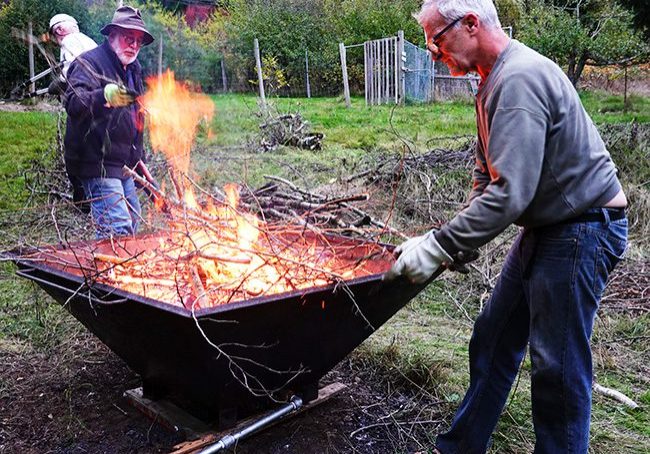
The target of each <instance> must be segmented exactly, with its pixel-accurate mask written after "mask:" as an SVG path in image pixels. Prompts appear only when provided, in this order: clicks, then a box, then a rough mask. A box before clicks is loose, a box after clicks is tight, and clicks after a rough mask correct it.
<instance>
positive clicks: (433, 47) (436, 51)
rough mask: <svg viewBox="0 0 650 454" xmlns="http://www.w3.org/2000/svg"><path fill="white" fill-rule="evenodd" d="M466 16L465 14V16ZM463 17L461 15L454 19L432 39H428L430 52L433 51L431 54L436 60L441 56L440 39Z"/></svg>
mask: <svg viewBox="0 0 650 454" xmlns="http://www.w3.org/2000/svg"><path fill="white" fill-rule="evenodd" d="M463 17H464V16H463ZM463 17H459V18H458V19H456V20H454V21H453V22H451V23H449V24H448V25H447V26H446V27H445V28H443V29H442V30H440V31H439V32H438V33H436V34H435V35H434V37H433V38H431V41H430V42H429V41H427V49H429V52H431V56H432V57H433V59H434V60H437V59H438V58H440V45H439V44H438V41H439V40H440V38H441V37H442V35H444V34H445V33H447V32H448V31H449V29H451V27H453V26H454V25H456V24H457V23H458V22H459V21H461V20H462V19H463Z"/></svg>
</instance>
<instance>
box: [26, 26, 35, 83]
mask: <svg viewBox="0 0 650 454" xmlns="http://www.w3.org/2000/svg"><path fill="white" fill-rule="evenodd" d="M32 31H33V28H32V23H31V22H30V23H29V24H27V37H28V39H29V46H28V49H29V78H30V79H31V78H33V77H34V43H33V42H32V35H33V32H32ZM35 91H36V84H35V83H34V82H32V83H31V84H29V92H30V93H34V92H35Z"/></svg>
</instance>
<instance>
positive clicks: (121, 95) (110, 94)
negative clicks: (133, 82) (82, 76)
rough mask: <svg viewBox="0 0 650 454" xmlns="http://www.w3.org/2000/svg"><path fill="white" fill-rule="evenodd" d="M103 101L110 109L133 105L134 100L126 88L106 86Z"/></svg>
mask: <svg viewBox="0 0 650 454" xmlns="http://www.w3.org/2000/svg"><path fill="white" fill-rule="evenodd" d="M104 99H106V102H107V103H108V105H109V106H110V107H125V106H129V105H131V104H133V101H135V98H134V97H133V95H131V94H130V93H129V92H128V91H127V90H126V88H124V87H120V86H118V85H117V84H107V85H106V86H105V87H104Z"/></svg>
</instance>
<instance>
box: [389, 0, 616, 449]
mask: <svg viewBox="0 0 650 454" xmlns="http://www.w3.org/2000/svg"><path fill="white" fill-rule="evenodd" d="M416 19H417V20H418V22H419V23H420V25H421V26H422V27H423V29H424V32H425V35H426V40H427V48H428V50H429V51H430V53H431V56H432V58H433V59H434V60H440V61H442V62H444V63H445V64H446V65H447V66H448V67H449V70H450V72H451V74H452V75H454V76H460V75H464V74H467V73H468V72H476V73H478V75H479V76H480V78H481V83H480V87H479V91H478V93H477V96H476V112H477V122H476V123H477V129H478V138H477V139H478V140H477V145H476V165H475V168H474V171H473V178H474V183H473V188H472V190H471V192H470V195H469V197H468V202H467V204H466V205H465V207H464V208H463V209H462V210H461V211H460V212H459V213H457V214H456V215H455V216H454V217H453V218H452V219H450V220H449V221H448V222H447V223H446V224H444V225H443V226H442V227H441V228H440V229H439V230H437V231H431V232H428V233H427V234H425V235H422V236H420V237H417V238H412V239H410V240H408V241H406V242H405V243H404V244H402V245H401V246H400V247H398V249H397V253H398V254H399V255H398V258H397V260H396V263H395V264H394V266H393V268H392V269H391V270H390V271H389V273H388V274H387V276H386V278H388V279H391V278H395V277H397V276H404V277H406V278H408V279H410V280H411V281H412V282H416V283H423V282H426V281H427V280H428V279H429V278H430V277H431V276H432V274H433V273H434V272H435V271H436V270H437V269H438V267H440V266H444V264H449V263H451V262H452V256H455V255H456V254H458V253H459V252H462V251H470V250H474V249H476V248H478V247H480V246H482V245H484V244H486V243H487V242H489V241H490V240H492V239H493V238H495V237H496V236H497V235H498V234H499V233H501V232H502V231H503V230H504V229H505V228H506V227H508V226H509V225H511V224H513V223H514V224H516V225H518V226H520V227H521V229H520V233H519V235H518V236H517V238H516V240H515V242H514V244H513V245H512V247H511V249H510V251H509V253H508V255H507V257H506V259H505V262H504V265H503V269H502V270H501V273H500V275H499V278H498V281H497V283H496V285H495V287H494V289H493V291H492V294H491V296H490V299H489V301H488V302H487V304H486V305H485V307H484V308H483V310H482V312H481V313H480V314H479V316H478V318H477V319H476V321H475V324H474V330H473V333H472V338H471V340H470V344H469V387H468V389H467V392H466V394H465V397H464V398H463V400H462V402H461V404H460V406H459V408H458V410H457V412H456V414H455V417H454V419H453V421H452V423H451V427H450V428H449V430H448V431H447V432H446V433H442V434H440V435H438V437H437V440H436V447H435V450H436V451H437V452H441V453H443V454H451V453H462V454H470V453H484V452H485V451H486V450H487V448H488V445H489V441H490V438H491V435H492V432H493V431H494V428H495V426H496V424H497V420H498V419H499V416H500V414H501V412H502V410H503V408H504V405H505V403H506V399H507V396H508V393H509V392H510V389H511V386H512V383H513V380H514V379H515V377H516V375H517V372H518V370H519V367H520V364H521V362H522V360H523V358H524V354H525V351H526V346H527V345H528V346H529V349H530V359H531V373H530V376H531V398H532V413H533V415H532V417H533V424H534V428H535V436H536V442H535V452H536V453H549V454H557V453H587V450H588V445H589V423H590V414H591V385H592V357H591V347H590V337H591V333H592V328H593V322H594V318H595V315H596V311H597V309H598V304H599V301H600V298H601V296H602V293H603V290H604V288H605V284H606V282H607V279H608V276H609V273H610V272H611V271H612V269H613V268H614V266H615V265H616V263H617V262H618V261H619V260H620V258H621V256H622V254H623V252H624V251H625V248H626V242H627V219H626V215H625V207H626V206H627V201H626V197H625V194H624V193H623V190H622V188H621V184H620V182H619V180H618V177H617V170H616V167H615V166H614V163H613V162H612V159H611V157H610V154H609V153H608V151H607V149H606V147H605V144H604V143H603V141H602V139H601V137H600V135H599V133H598V131H597V130H596V127H595V126H594V124H593V122H592V120H591V118H589V115H588V114H587V113H586V112H585V110H584V108H583V106H582V104H581V102H580V98H579V97H578V94H577V93H576V90H575V88H574V87H573V85H572V84H571V82H570V81H569V79H568V78H567V77H566V75H565V74H564V73H563V72H562V70H561V69H560V68H559V67H558V66H557V65H556V64H555V63H553V62H552V61H551V60H549V59H547V58H546V57H544V56H542V55H540V54H538V53H537V52H535V51H534V50H532V49H530V48H529V47H527V46H526V45H524V44H522V43H521V42H519V41H517V40H515V39H510V38H509V37H508V35H506V34H505V33H504V32H503V30H502V29H501V24H500V22H499V18H498V17H497V12H496V9H495V7H494V4H493V2H492V0H430V1H425V2H424V4H423V5H422V8H421V10H420V12H419V13H418V14H416Z"/></svg>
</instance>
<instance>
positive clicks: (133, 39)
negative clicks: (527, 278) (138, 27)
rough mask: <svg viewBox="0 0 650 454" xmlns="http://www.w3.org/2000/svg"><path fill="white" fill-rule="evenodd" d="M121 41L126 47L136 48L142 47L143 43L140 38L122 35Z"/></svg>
mask: <svg viewBox="0 0 650 454" xmlns="http://www.w3.org/2000/svg"><path fill="white" fill-rule="evenodd" d="M122 39H123V40H124V43H125V44H126V45H127V46H133V45H134V44H136V45H137V46H138V47H142V44H143V43H144V40H143V39H142V38H136V37H135V36H131V35H122Z"/></svg>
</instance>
